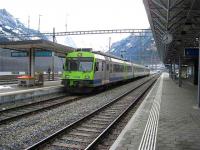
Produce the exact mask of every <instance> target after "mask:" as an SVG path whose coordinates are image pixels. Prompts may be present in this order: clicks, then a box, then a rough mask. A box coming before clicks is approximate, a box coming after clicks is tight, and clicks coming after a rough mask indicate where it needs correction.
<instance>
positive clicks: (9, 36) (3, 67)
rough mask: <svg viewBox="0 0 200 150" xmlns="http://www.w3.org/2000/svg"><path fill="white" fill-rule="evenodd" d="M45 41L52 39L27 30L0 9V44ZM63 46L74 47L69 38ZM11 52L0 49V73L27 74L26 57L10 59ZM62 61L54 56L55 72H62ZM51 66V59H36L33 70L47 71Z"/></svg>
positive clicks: (32, 30) (4, 10)
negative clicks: (32, 36) (31, 40)
mask: <svg viewBox="0 0 200 150" xmlns="http://www.w3.org/2000/svg"><path fill="white" fill-rule="evenodd" d="M22 34H25V35H28V34H29V35H34V36H35V37H34V38H30V37H27V36H24V37H23V36H22ZM39 38H40V39H41V38H42V39H45V40H51V41H52V37H46V36H44V35H43V34H42V33H40V32H38V31H37V30H34V29H28V28H27V27H26V26H25V25H24V24H23V23H21V22H20V21H19V20H18V19H16V18H15V17H14V16H12V15H11V14H10V13H9V12H8V11H6V9H0V42H3V41H9V40H30V39H39ZM62 44H65V45H68V46H69V45H75V44H74V42H73V41H72V39H70V37H67V38H66V40H65V42H63V43H62ZM11 52H12V51H11V50H8V49H0V72H15V73H17V72H27V71H28V63H29V60H28V58H27V57H11ZM63 63H64V60H63V58H59V57H57V56H55V58H54V64H55V71H56V72H59V71H62V66H63ZM51 64H52V57H36V60H35V70H36V71H40V72H42V71H47V69H48V68H49V67H51Z"/></svg>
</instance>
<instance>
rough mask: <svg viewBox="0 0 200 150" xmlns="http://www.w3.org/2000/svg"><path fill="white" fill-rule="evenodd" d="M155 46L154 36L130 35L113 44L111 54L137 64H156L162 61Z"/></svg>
mask: <svg viewBox="0 0 200 150" xmlns="http://www.w3.org/2000/svg"><path fill="white" fill-rule="evenodd" d="M154 45H155V44H154V40H153V36H152V34H149V33H144V34H143V35H142V36H135V35H130V36H128V37H127V38H125V39H122V40H121V41H118V42H115V43H113V44H112V46H111V49H110V52H109V53H111V54H113V55H116V56H119V57H122V58H124V59H126V60H129V61H132V62H134V63H137V64H143V65H148V64H155V63H159V62H160V61H159V58H158V54H157V50H156V48H155V46H154Z"/></svg>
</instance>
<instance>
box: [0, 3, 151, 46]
mask: <svg viewBox="0 0 200 150" xmlns="http://www.w3.org/2000/svg"><path fill="white" fill-rule="evenodd" d="M0 2H1V5H0V8H1V9H2V8H5V9H6V10H7V11H9V12H10V13H11V14H12V15H13V16H14V17H16V18H19V20H20V21H21V22H23V23H24V24H25V25H26V26H27V24H28V16H30V27H31V28H34V29H38V20H39V14H40V15H42V16H41V24H40V31H41V32H52V28H53V27H55V28H56V31H66V23H67V30H68V31H77V30H96V29H126V28H130V29H142V28H149V23H148V19H147V16H146V12H145V9H144V5H143V0H0ZM125 36H127V34H118V35H116V34H115V35H90V36H84V35H83V36H71V37H72V39H73V40H74V42H75V43H76V44H77V46H78V47H93V48H102V49H105V48H106V47H108V39H109V37H111V42H115V41H117V40H119V39H121V38H124V37H125Z"/></svg>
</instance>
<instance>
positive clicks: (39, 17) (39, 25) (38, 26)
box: [38, 14, 42, 32]
mask: <svg viewBox="0 0 200 150" xmlns="http://www.w3.org/2000/svg"><path fill="white" fill-rule="evenodd" d="M41 16H42V15H40V14H39V20H38V32H40V17H41Z"/></svg>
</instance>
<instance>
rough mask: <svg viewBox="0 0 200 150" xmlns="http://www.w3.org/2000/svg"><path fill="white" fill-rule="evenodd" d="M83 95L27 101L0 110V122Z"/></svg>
mask: <svg viewBox="0 0 200 150" xmlns="http://www.w3.org/2000/svg"><path fill="white" fill-rule="evenodd" d="M81 98H83V97H81V96H61V97H58V98H51V99H47V100H42V101H37V102H32V103H28V104H25V105H21V106H16V107H13V108H8V109H5V110H0V124H4V123H7V122H10V121H14V120H17V119H20V118H22V117H24V116H28V115H31V114H33V113H37V112H41V111H44V110H48V109H52V108H55V107H58V106H61V105H63V104H67V103H70V102H73V101H76V100H79V99H81Z"/></svg>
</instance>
